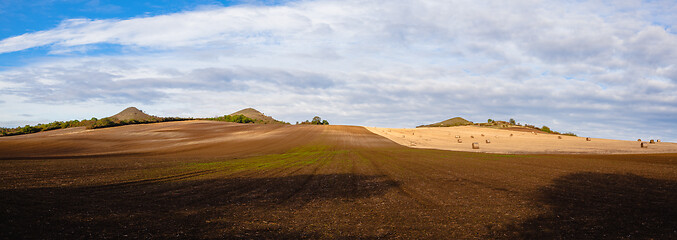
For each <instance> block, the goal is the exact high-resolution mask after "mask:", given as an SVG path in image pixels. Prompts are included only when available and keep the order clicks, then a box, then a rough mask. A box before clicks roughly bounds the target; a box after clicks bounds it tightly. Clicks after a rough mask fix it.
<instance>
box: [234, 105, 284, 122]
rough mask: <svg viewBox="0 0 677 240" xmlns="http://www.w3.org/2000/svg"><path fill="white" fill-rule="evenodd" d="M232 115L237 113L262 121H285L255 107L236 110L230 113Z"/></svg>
mask: <svg viewBox="0 0 677 240" xmlns="http://www.w3.org/2000/svg"><path fill="white" fill-rule="evenodd" d="M229 115H230V116H235V115H244V116H245V117H248V118H251V119H254V120H260V121H261V122H262V123H283V122H282V121H278V120H276V119H274V118H273V117H271V116H266V115H264V114H263V113H261V112H259V111H258V110H256V109H253V108H245V109H242V110H240V111H237V112H234V113H231V114H229Z"/></svg>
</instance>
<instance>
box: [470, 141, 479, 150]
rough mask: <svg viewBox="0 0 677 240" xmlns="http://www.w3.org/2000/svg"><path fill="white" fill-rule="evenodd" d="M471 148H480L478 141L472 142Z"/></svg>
mask: <svg viewBox="0 0 677 240" xmlns="http://www.w3.org/2000/svg"><path fill="white" fill-rule="evenodd" d="M472 149H480V143H478V142H474V143H472Z"/></svg>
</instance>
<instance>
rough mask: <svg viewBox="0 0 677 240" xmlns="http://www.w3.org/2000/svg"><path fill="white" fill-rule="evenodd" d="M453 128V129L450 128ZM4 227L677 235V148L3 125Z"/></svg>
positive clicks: (209, 233)
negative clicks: (458, 146) (545, 149)
mask: <svg viewBox="0 0 677 240" xmlns="http://www.w3.org/2000/svg"><path fill="white" fill-rule="evenodd" d="M452 137H453V136H452ZM0 211H1V212H2V215H0V230H1V231H0V238H3V239H18V238H48V239H63V238H68V239H70V238H123V237H128V238H156V239H166V238H204V239H211V238H214V239H223V238H226V239H231V238H294V239H318V238H319V239H330V238H404V239H419V238H427V239H449V238H489V239H524V238H536V239H553V238H555V239H556V238H567V239H589V238H654V239H674V238H677V153H651V154H550V155H548V154H529V155H513V154H496V153H480V152H458V151H446V150H436V149H419V148H409V147H406V146H402V145H400V144H398V143H396V142H393V141H391V140H390V139H388V138H385V137H382V136H380V135H377V134H374V133H373V132H372V131H370V130H368V129H366V128H364V127H358V126H333V125H329V126H318V125H295V126H291V125H274V124H265V125H264V124H236V123H226V122H213V121H184V122H164V123H154V124H143V125H128V126H121V127H114V128H105V129H95V130H86V129H84V128H71V129H62V130H54V131H48V132H42V133H37V134H29V135H21V136H12V137H3V138H0Z"/></svg>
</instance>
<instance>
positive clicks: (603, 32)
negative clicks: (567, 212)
mask: <svg viewBox="0 0 677 240" xmlns="http://www.w3.org/2000/svg"><path fill="white" fill-rule="evenodd" d="M675 12H677V3H675V2H674V1H634V0H625V1H537V0H519V1H510V2H497V1H428V0H393V1H352V0H345V1H332V0H317V1H77V0H72V1H70V0H67V1H55V0H51V1H47V0H45V1H12V0H10V1H1V2H0V108H1V109H3V110H2V115H0V126H4V127H15V126H18V125H25V124H35V123H39V122H51V121H54V120H69V119H84V118H91V117H93V116H94V117H105V116H110V115H113V114H115V113H116V112H118V111H120V110H122V109H124V108H125V107H128V106H136V107H138V108H140V109H143V110H145V111H146V112H148V113H151V114H155V115H159V116H194V117H209V116H216V115H223V114H227V113H231V112H234V111H237V110H239V109H241V108H245V107H254V108H257V109H259V110H261V111H263V112H264V113H266V114H269V115H272V116H274V117H276V118H278V119H281V120H284V121H288V122H295V121H302V120H306V119H310V118H312V117H313V116H314V115H320V116H322V117H323V118H325V119H328V120H329V121H330V122H332V123H335V124H351V125H366V126H382V127H413V126H416V125H421V124H426V123H431V122H437V121H441V120H444V119H447V118H451V117H455V116H462V117H465V118H467V119H469V120H472V121H476V122H480V121H486V119H488V118H492V119H509V118H515V119H516V120H517V121H518V122H522V123H530V124H534V125H538V126H542V125H547V126H549V127H550V128H552V129H554V130H559V131H573V132H575V133H578V134H579V135H582V136H593V137H606V138H616V139H636V138H660V139H663V140H667V141H677V129H675V127H674V126H675V125H677V120H675V119H677V94H676V93H677V35H676V34H675V25H676V24H677V17H676V15H677V14H674V13H675Z"/></svg>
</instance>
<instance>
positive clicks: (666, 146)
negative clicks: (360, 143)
mask: <svg viewBox="0 0 677 240" xmlns="http://www.w3.org/2000/svg"><path fill="white" fill-rule="evenodd" d="M367 129H368V130H369V131H371V132H373V133H375V134H378V135H381V136H383V137H386V138H388V139H390V140H392V141H393V142H396V143H399V144H400V145H404V146H407V147H413V148H426V149H440V150H452V151H465V152H485V153H506V154H526V153H528V154H543V153H547V154H554V153H558V154H561V153H566V154H646V153H677V143H668V142H658V143H655V144H649V147H648V148H641V147H640V142H638V141H621V140H611V139H601V138H591V141H586V138H585V137H573V136H562V135H555V134H547V133H531V132H524V131H514V130H504V129H493V128H485V127H477V126H459V127H435V128H414V129H412V128H376V127H367ZM511 134H512V136H510V135H511ZM457 136H458V137H459V138H457ZM558 136H561V139H559V138H558ZM458 139H461V141H462V142H461V143H459V142H458ZM487 140H489V143H487V142H486V141H487ZM474 142H477V143H479V146H480V148H479V149H472V143H474ZM646 142H647V143H648V142H649V141H648V139H647V140H646Z"/></svg>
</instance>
